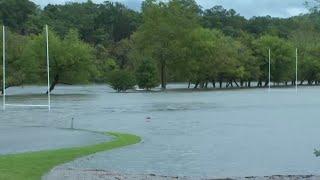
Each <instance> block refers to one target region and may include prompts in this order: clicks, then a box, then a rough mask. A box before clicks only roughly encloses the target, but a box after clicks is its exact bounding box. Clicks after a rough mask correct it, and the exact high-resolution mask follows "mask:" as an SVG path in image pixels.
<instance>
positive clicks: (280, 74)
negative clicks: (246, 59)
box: [254, 35, 295, 86]
mask: <svg viewBox="0 0 320 180" xmlns="http://www.w3.org/2000/svg"><path fill="white" fill-rule="evenodd" d="M269 49H270V50H271V80H272V81H273V82H275V83H278V84H279V83H282V82H283V83H287V82H288V81H292V82H293V81H294V79H295V76H294V75H295V70H294V69H295V58H294V54H295V53H294V52H295V51H294V48H293V47H292V46H291V44H290V43H289V42H287V41H285V40H283V39H280V38H278V37H274V36H270V35H266V36H263V37H261V38H259V39H257V40H256V41H255V49H254V55H255V56H256V57H257V58H258V60H259V64H260V70H261V74H260V76H259V83H258V86H262V81H263V80H264V81H265V86H267V85H268V84H269V80H268V72H269V70H268V69H269V68H268V67H269V56H268V50H269Z"/></svg>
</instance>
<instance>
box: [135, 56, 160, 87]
mask: <svg viewBox="0 0 320 180" xmlns="http://www.w3.org/2000/svg"><path fill="white" fill-rule="evenodd" d="M136 77H137V78H136V79H137V83H138V86H139V88H140V89H146V90H147V91H148V90H150V89H152V88H155V87H157V86H159V76H158V72H157V67H156V65H155V64H154V63H153V62H152V61H150V60H144V61H142V63H141V64H140V66H139V67H138V69H137V71H136Z"/></svg>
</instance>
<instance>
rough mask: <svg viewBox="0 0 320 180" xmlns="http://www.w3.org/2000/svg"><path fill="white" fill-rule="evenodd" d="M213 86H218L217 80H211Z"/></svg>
mask: <svg viewBox="0 0 320 180" xmlns="http://www.w3.org/2000/svg"><path fill="white" fill-rule="evenodd" d="M211 83H212V86H213V88H216V81H215V80H211Z"/></svg>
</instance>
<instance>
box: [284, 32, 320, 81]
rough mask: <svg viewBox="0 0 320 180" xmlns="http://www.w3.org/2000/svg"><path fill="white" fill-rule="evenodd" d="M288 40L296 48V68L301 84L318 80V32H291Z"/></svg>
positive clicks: (319, 66)
mask: <svg viewBox="0 0 320 180" xmlns="http://www.w3.org/2000/svg"><path fill="white" fill-rule="evenodd" d="M290 42H291V43H292V44H293V45H294V46H295V47H297V48H298V59H299V63H298V69H299V73H298V75H299V79H300V80H301V83H300V84H301V85H302V84H303V83H304V82H305V81H307V82H308V84H309V85H311V84H313V83H314V82H315V83H316V84H318V83H319V81H320V60H319V58H318V57H319V56H320V53H319V49H320V38H319V33H316V32H313V31H312V30H305V31H301V30H299V31H296V32H294V33H292V35H291V37H290Z"/></svg>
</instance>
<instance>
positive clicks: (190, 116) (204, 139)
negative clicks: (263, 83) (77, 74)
mask: <svg viewBox="0 0 320 180" xmlns="http://www.w3.org/2000/svg"><path fill="white" fill-rule="evenodd" d="M177 86H180V85H174V86H173V85H171V87H177ZM184 86H185V85H184ZM274 90H275V89H274ZM278 90H279V91H272V92H271V93H269V92H268V91H267V90H266V89H249V90H248V89H247V90H232V91H229V90H228V91H201V92H199V91H175V90H172V91H168V92H153V93H142V92H137V93H113V91H112V90H111V89H110V88H108V87H107V86H104V85H95V86H59V87H57V89H56V90H55V91H54V94H53V95H52V110H51V111H48V110H46V109H39V108H18V107H9V108H8V109H7V110H6V111H0V117H1V119H0V125H1V126H46V127H51V128H52V127H60V128H66V127H69V126H70V120H71V119H72V118H74V120H75V125H74V126H75V128H79V129H88V130H94V131H120V132H127V133H133V134H136V135H139V136H141V137H142V138H143V142H142V143H140V144H137V145H133V146H130V147H126V148H122V149H116V150H112V151H107V152H102V153H98V154H95V155H92V156H91V157H90V158H82V159H79V160H76V161H74V162H71V163H68V164H65V165H63V166H66V167H71V168H86V169H107V170H110V171H118V172H125V173H137V174H148V173H153V174H159V175H169V176H177V175H179V176H194V177H226V176H227V177H230V176H264V175H275V174H292V175H294V174H320V169H319V165H320V159H317V158H316V157H315V156H314V155H313V152H314V149H315V148H320V141H319V137H320V131H319V127H320V120H319V109H320V95H319V92H320V88H319V87H303V88H299V91H298V93H296V92H295V90H294V89H278ZM41 92H45V88H43V87H24V88H23V89H22V88H12V89H8V93H9V94H11V95H12V96H9V97H8V103H19V104H20V103H28V104H30V103H31V104H43V103H46V96H43V95H37V94H38V93H41ZM16 94H28V95H19V96H17V95H16ZM32 94H33V95H32ZM0 100H1V99H0ZM147 117H150V118H151V119H150V120H148V119H147ZM0 147H1V146H0Z"/></svg>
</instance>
